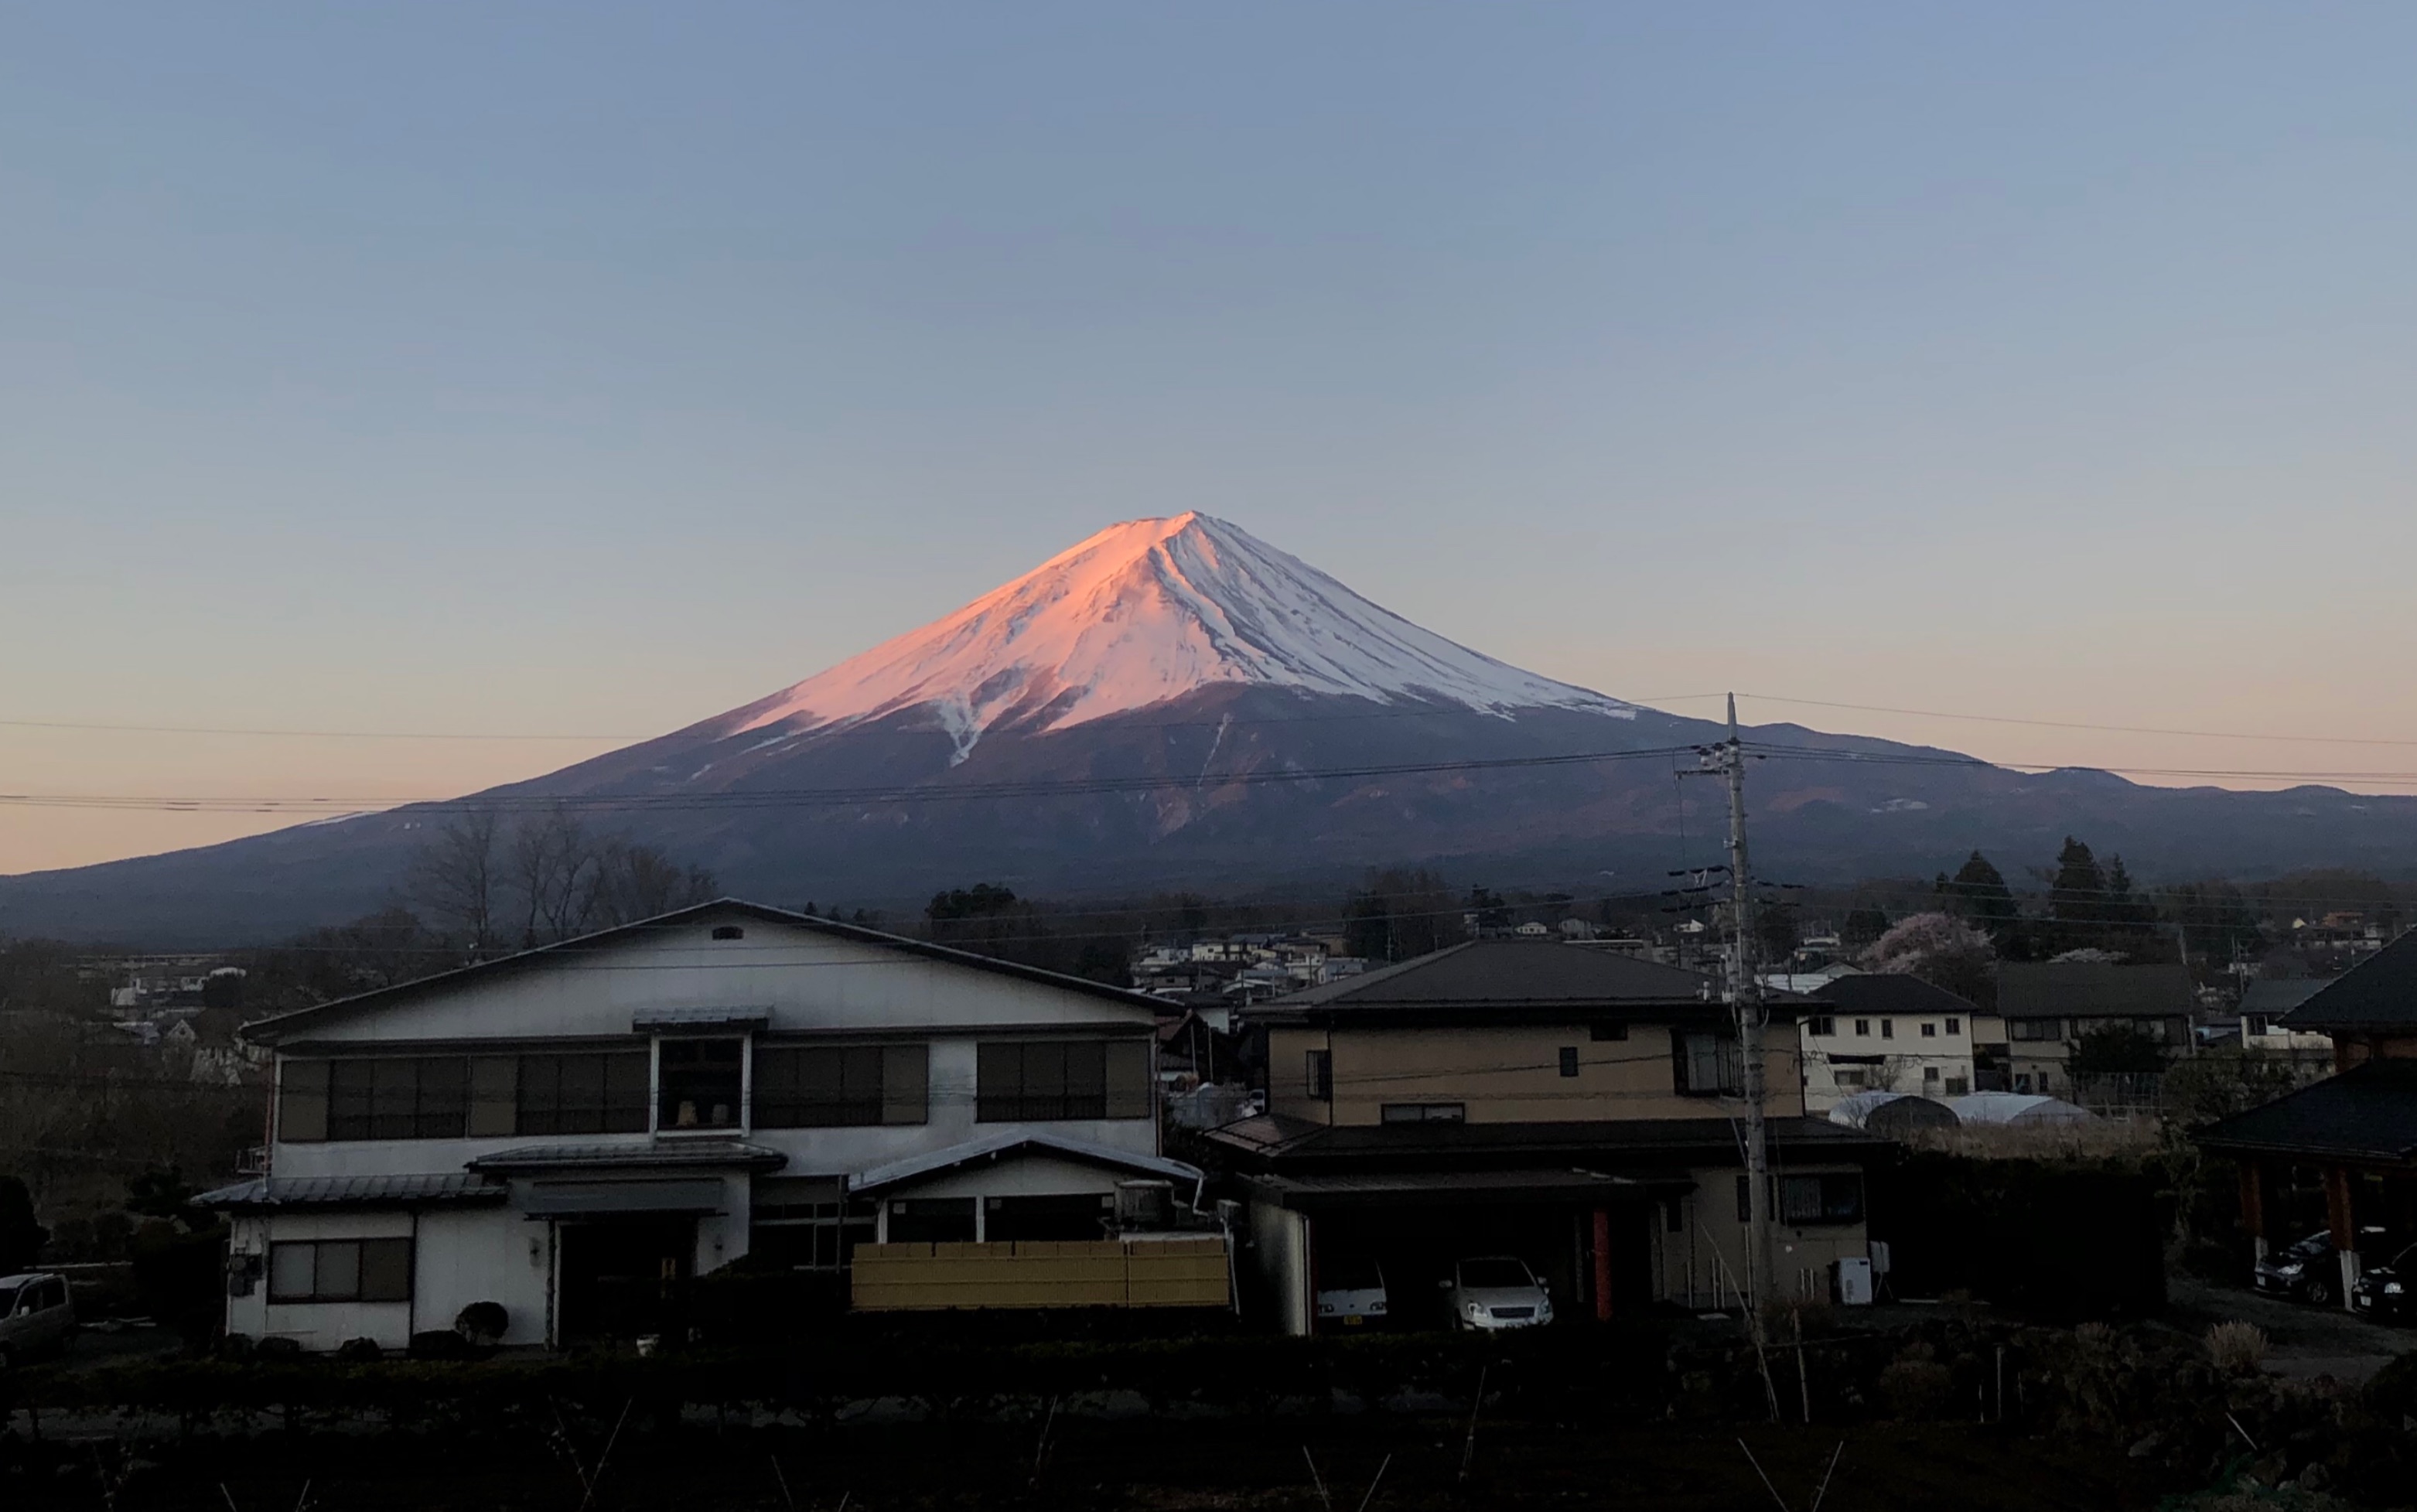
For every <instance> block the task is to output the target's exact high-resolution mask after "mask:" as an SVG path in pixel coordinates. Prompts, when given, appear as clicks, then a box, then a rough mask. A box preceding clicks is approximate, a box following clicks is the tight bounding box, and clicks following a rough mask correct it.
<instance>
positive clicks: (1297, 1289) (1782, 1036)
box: [1209, 940, 1890, 1333]
mask: <svg viewBox="0 0 2417 1512" xmlns="http://www.w3.org/2000/svg"><path fill="white" fill-rule="evenodd" d="M1806 1008H1807V1005H1806V1003H1805V1002H1804V1000H1802V999H1799V998H1792V997H1783V998H1782V999H1780V1000H1779V1001H1778V1002H1777V1003H1776V1004H1775V1005H1774V1013H1773V1024H1772V1028H1771V1032H1770V1034H1769V1035H1768V1036H1767V1038H1766V1041H1765V1045H1766V1048H1765V1071H1766V1074H1765V1085H1766V1087H1767V1088H1768V1094H1767V1101H1766V1104H1765V1111H1766V1113H1767V1115H1768V1116H1769V1119H1770V1125H1769V1126H1770V1130H1771V1147H1772V1151H1773V1165H1774V1168H1775V1175H1774V1178H1773V1182H1772V1189H1771V1191H1770V1192H1769V1193H1767V1194H1765V1195H1764V1196H1763V1198H1762V1199H1761V1200H1763V1201H1766V1202H1773V1203H1774V1204H1775V1217H1776V1218H1777V1223H1776V1225H1775V1227H1774V1232H1775V1239H1774V1247H1775V1264H1776V1270H1777V1276H1778V1281H1779V1284H1780V1286H1781V1287H1782V1288H1783V1289H1784V1291H1785V1292H1786V1293H1788V1294H1791V1295H1801V1296H1808V1297H1812V1296H1822V1297H1826V1296H1828V1295H1829V1294H1830V1292H1831V1288H1832V1275H1833V1272H1834V1270H1835V1267H1836V1263H1837V1262H1839V1261H1840V1260H1858V1261H1860V1260H1863V1259H1865V1258H1867V1245H1866V1243H1865V1232H1864V1215H1863V1182H1862V1167H1863V1164H1864V1162H1865V1161H1867V1160H1869V1159H1870V1158H1872V1157H1874V1156H1875V1155H1876V1154H1877V1153H1879V1152H1881V1151H1884V1150H1886V1149H1888V1148H1890V1146H1889V1145H1888V1144H1887V1143H1886V1142H1884V1141H1879V1140H1876V1139H1873V1138H1871V1137H1869V1136H1866V1135H1862V1134H1861V1133H1859V1132H1857V1131H1854V1130H1850V1129H1846V1128H1842V1127H1839V1126H1833V1125H1830V1124H1828V1123H1826V1122H1819V1121H1815V1120H1812V1119H1808V1118H1806V1117H1805V1116H1804V1102H1803V1093H1802V1085H1801V1076H1800V1072H1799V1066H1798V1050H1797V1038H1796V1030H1795V1022H1794V1021H1795V1019H1796V1017H1797V1016H1798V1015H1799V1014H1800V1013H1801V1012H1803V1011H1805V1010H1806ZM1252 1022H1253V1024H1254V1027H1256V1028H1259V1029H1261V1030H1262V1031H1263V1032H1264V1034H1265V1036H1266V1053H1267V1060H1266V1065H1267V1081H1268V1085H1267V1093H1268V1109H1267V1112H1266V1113H1265V1114H1264V1115H1263V1116H1260V1117H1255V1118H1251V1119H1246V1120H1244V1121H1243V1122H1241V1123H1239V1124H1235V1125H1230V1126H1226V1127H1224V1128H1222V1129H1218V1130H1215V1131H1214V1132H1212V1133H1211V1134H1210V1136H1209V1139H1210V1141H1211V1142H1212V1143H1214V1144H1215V1145H1216V1146H1218V1147H1219V1148H1220V1149H1221V1151H1222V1152H1223V1153H1224V1156H1225V1157H1226V1158H1227V1163H1228V1165H1229V1167H1230V1168H1231V1170H1232V1172H1234V1174H1235V1175H1236V1176H1237V1177H1238V1178H1239V1185H1240V1186H1241V1187H1242V1189H1243V1192H1244V1195H1245V1196H1246V1198H1247V1200H1248V1203H1249V1216H1250V1228H1251V1234H1252V1239H1253V1255H1254V1260H1255V1263H1256V1266H1257V1270H1258V1275H1259V1278H1260V1280H1261V1283H1262V1286H1263V1294H1264V1296H1265V1297H1266V1298H1267V1300H1268V1301H1269V1303H1270V1304H1271V1305H1272V1306H1273V1307H1274V1308H1276V1309H1277V1311H1278V1313H1279V1316H1280V1318H1281V1320H1282V1322H1283V1323H1284V1324H1285V1327H1286V1328H1287V1329H1288V1330H1289V1331H1291V1332H1295V1333H1303V1332H1307V1331H1309V1330H1310V1329H1311V1327H1312V1326H1313V1324H1314V1323H1315V1318H1316V1310H1315V1307H1316V1304H1315V1297H1316V1291H1317V1284H1318V1282H1317V1278H1318V1276H1319V1275H1320V1273H1321V1272H1322V1271H1324V1270H1327V1269H1329V1268H1330V1267H1332V1266H1335V1265H1344V1266H1349V1267H1352V1268H1354V1269H1362V1268H1364V1266H1365V1265H1366V1264H1367V1263H1371V1262H1373V1263H1375V1264H1376V1266H1377V1267H1379V1268H1380V1269H1381V1270H1382V1272H1383V1274H1384V1276H1385V1278H1386V1288H1387V1291H1388V1293H1389V1295H1390V1296H1391V1297H1395V1298H1398V1299H1400V1300H1399V1302H1397V1304H1396V1306H1395V1309H1394V1316H1395V1317H1396V1318H1397V1319H1402V1320H1405V1321H1412V1322H1415V1321H1417V1314H1418V1313H1419V1311H1420V1310H1421V1308H1426V1309H1432V1308H1434V1306H1435V1301H1434V1298H1435V1296H1436V1294H1437V1279H1438V1278H1440V1277H1441V1276H1442V1275H1443V1274H1444V1272H1445V1271H1446V1270H1448V1269H1449V1267H1450V1266H1451V1264H1452V1262H1453V1261H1455V1260H1457V1259H1462V1258H1467V1257H1470V1256H1475V1255H1484V1254H1502V1253H1510V1254H1515V1255H1517V1256H1518V1257H1519V1258H1521V1259H1523V1260H1525V1261H1526V1262H1527V1263H1528V1266H1529V1268H1530V1269H1532V1270H1534V1271H1535V1272H1536V1273H1537V1274H1538V1275H1540V1276H1543V1277H1544V1278H1547V1279H1548V1281H1549V1282H1550V1284H1551V1286H1552V1288H1553V1290H1554V1293H1555V1294H1556V1295H1557V1296H1558V1297H1559V1298H1560V1299H1561V1302H1562V1307H1561V1308H1560V1312H1561V1315H1562V1316H1565V1317H1567V1316H1576V1315H1591V1316H1593V1317H1596V1318H1599V1319H1607V1318H1609V1317H1611V1316H1613V1315H1614V1314H1615V1313H1616V1312H1619V1311H1620V1310H1621V1309H1623V1308H1638V1307H1643V1306H1646V1305H1649V1304H1651V1303H1656V1302H1670V1303H1679V1304H1682V1305H1684V1306H1688V1307H1693V1308H1710V1307H1719V1306H1727V1305H1734V1304H1735V1303H1736V1301H1737V1300H1738V1293H1739V1278H1741V1277H1743V1276H1744V1275H1745V1274H1746V1267H1745V1263H1744V1260H1745V1251H1744V1215H1745V1213H1746V1210H1747V1206H1748V1204H1749V1202H1751V1201H1753V1200H1754V1194H1752V1193H1751V1192H1749V1191H1748V1189H1747V1187H1746V1182H1745V1178H1744V1174H1743V1171H1742V1167H1741V1160H1740V1157H1739V1144H1738V1125H1737V1118H1736V1115H1737V1114H1739V1113H1740V1112H1741V1111H1742V1106H1741V1102H1740V1099H1739V1088H1740V1084H1741V1081H1742V1077H1741V1070H1742V1066H1741V1062H1740V1059H1739V1045H1738V1041H1737V1038H1736V1036H1735V1034H1734V1031H1733V1029H1732V1026H1731V1014H1730V1011H1729V1009H1728V1007H1727V1006H1726V1005H1725V1004H1724V1003H1722V1002H1721V1000H1720V994H1719V990H1718V987H1717V984H1716V983H1715V982H1714V981H1713V980H1712V979H1711V978H1710V977H1707V976H1703V975H1697V974H1695V973H1693V972H1687V971H1681V970H1680V969H1678V968H1676V967H1672V966H1664V965H1660V964H1657V963H1654V962H1651V961H1645V960H1634V959H1633V958H1630V957H1627V956H1624V955H1621V954H1619V953H1616V952H1610V951H1604V950H1593V949H1588V948H1586V947H1584V946H1580V945H1565V944H1560V943H1558V942H1553V941H1526V940H1485V941H1479V942H1475V943H1472V944H1468V945H1458V946H1454V947H1453V948H1452V949H1449V950H1442V951H1438V952H1437V953H1435V954H1433V955H1430V956H1424V957H1421V958H1420V959H1418V960H1410V961H1405V962H1402V963H1400V964H1398V965H1394V966H1390V967H1387V968H1385V969H1383V970H1381V971H1376V972H1370V973H1368V974H1366V975H1362V976H1359V977H1355V978H1351V979H1348V980H1345V981H1339V982H1334V983H1330V984H1328V985H1326V986H1324V987H1320V988H1315V989H1313V990H1309V991H1305V992H1300V993H1296V994H1294V995H1292V996H1291V997H1288V998H1285V999H1281V1000H1279V1001H1278V1002H1275V1003H1273V1004H1269V1005H1264V1006H1261V1007H1259V1008H1257V1009H1254V1011H1253V1013H1252ZM1573 1303H1574V1304H1576V1305H1575V1306H1572V1305H1571V1304H1573Z"/></svg>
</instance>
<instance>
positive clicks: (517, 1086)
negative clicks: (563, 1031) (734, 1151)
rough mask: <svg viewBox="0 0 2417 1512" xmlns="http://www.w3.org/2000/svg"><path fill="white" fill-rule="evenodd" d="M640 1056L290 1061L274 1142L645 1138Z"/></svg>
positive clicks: (281, 1075)
mask: <svg viewBox="0 0 2417 1512" xmlns="http://www.w3.org/2000/svg"><path fill="white" fill-rule="evenodd" d="M645 1132H646V1051H643V1050H626V1051H574V1052H570V1053H567V1054H528V1055H376V1056H370V1055H364V1056H354V1057H349V1058H344V1059H334V1060H294V1061H287V1062H285V1063H284V1064H283V1066H281V1067H280V1068H279V1072H278V1105H277V1137H278V1138H279V1139H281V1140H283V1141H287V1142H295V1143H309V1142H318V1141H322V1140H458V1139H464V1138H469V1139H494V1138H510V1137H513V1136H516V1135H524V1134H643V1133H645Z"/></svg>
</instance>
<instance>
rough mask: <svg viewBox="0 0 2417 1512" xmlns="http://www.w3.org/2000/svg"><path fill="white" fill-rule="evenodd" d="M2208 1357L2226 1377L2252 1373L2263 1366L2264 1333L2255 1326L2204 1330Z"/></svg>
mask: <svg viewBox="0 0 2417 1512" xmlns="http://www.w3.org/2000/svg"><path fill="white" fill-rule="evenodd" d="M2207 1357H2208V1358H2209V1359H2210V1360H2212V1361H2213V1362H2214V1363H2215V1368H2217V1369H2219V1370H2221V1371H2223V1372H2224V1373H2225V1374H2227V1375H2250V1374H2254V1373H2255V1372H2256V1371H2257V1368H2258V1367H2259V1366H2261V1365H2264V1364H2265V1363H2266V1331H2265V1330H2264V1329H2262V1328H2259V1327H2258V1326H2257V1324H2255V1323H2217V1324H2216V1325H2215V1326H2214V1327H2212V1328H2210V1329H2209V1330H2208V1331H2207Z"/></svg>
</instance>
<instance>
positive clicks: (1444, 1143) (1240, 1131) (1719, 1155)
mask: <svg viewBox="0 0 2417 1512" xmlns="http://www.w3.org/2000/svg"><path fill="white" fill-rule="evenodd" d="M1766 1127H1767V1128H1768V1129H1769V1131H1770V1136H1771V1147H1772V1149H1773V1151H1774V1152H1775V1153H1778V1154H1779V1155H1781V1156H1783V1157H1785V1156H1787V1155H1791V1154H1792V1155H1798V1156H1804V1157H1817V1156H1821V1155H1825V1154H1831V1153H1836V1154H1840V1155H1844V1156H1846V1157H1849V1158H1851V1157H1853V1156H1855V1155H1856V1154H1858V1153H1860V1152H1865V1151H1870V1150H1876V1149H1887V1148H1891V1146H1890V1145H1889V1142H1887V1141H1885V1140H1880V1139H1876V1138H1874V1137H1873V1136H1871V1135H1868V1134H1865V1133H1863V1132H1862V1131H1861V1130H1859V1129H1852V1128H1847V1127H1846V1126H1843V1125H1838V1124H1832V1123H1831V1122H1829V1121H1828V1120H1827V1119H1815V1118H1774V1119H1771V1121H1770V1122H1769V1123H1768V1125H1767V1126H1766ZM1208 1139H1209V1140H1210V1141H1211V1142H1214V1143H1217V1144H1220V1145H1223V1146H1224V1147H1225V1148H1226V1149H1228V1150H1231V1151H1233V1152H1235V1153H1236V1154H1238V1155H1243V1156H1246V1157H1255V1158H1256V1159H1258V1160H1262V1161H1266V1162H1269V1164H1270V1165H1271V1167H1272V1168H1273V1169H1278V1170H1285V1169H1290V1168H1292V1167H1294V1166H1297V1165H1325V1164H1328V1163H1330V1162H1332V1163H1338V1164H1342V1165H1344V1166H1346V1167H1347V1168H1349V1169H1352V1170H1359V1171H1369V1170H1376V1169H1379V1168H1380V1167H1391V1168H1399V1167H1400V1166H1401V1165H1402V1164H1403V1163H1405V1162H1413V1161H1415V1162H1428V1161H1439V1160H1458V1161H1467V1162H1472V1163H1501V1162H1503V1161H1505V1160H1509V1159H1514V1158H1515V1159H1517V1160H1518V1161H1519V1163H1521V1164H1525V1165H1533V1164H1535V1163H1536V1162H1537V1160H1538V1159H1539V1158H1545V1159H1556V1158H1558V1159H1567V1160H1570V1161H1573V1162H1578V1163H1589V1162H1594V1163H1598V1164H1599V1163H1600V1162H1603V1161H1605V1160H1609V1161H1613V1162H1615V1163H1617V1162H1618V1161H1619V1159H1621V1158H1622V1157H1634V1158H1651V1157H1680V1156H1694V1155H1709V1156H1710V1157H1712V1158H1713V1159H1714V1160H1715V1161H1716V1162H1725V1161H1727V1160H1730V1159H1734V1158H1735V1157H1736V1155H1737V1150H1738V1142H1737V1141H1738V1136H1737V1129H1736V1127H1735V1126H1732V1125H1731V1124H1730V1122H1729V1121H1728V1120H1727V1119H1726V1118H1632V1119H1611V1120H1604V1121H1602V1122H1599V1123H1553V1124H1445V1123H1434V1124H1345V1125H1336V1126H1330V1125H1323V1124H1311V1123H1307V1122H1305V1121H1303V1120H1300V1119H1296V1118H1283V1117H1274V1116H1262V1117H1259V1118H1250V1119H1244V1120H1243V1121H1242V1122H1241V1123H1239V1124H1228V1125H1226V1126H1224V1127H1223V1128H1219V1129H1212V1130H1210V1131H1209V1133H1208Z"/></svg>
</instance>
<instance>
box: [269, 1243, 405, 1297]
mask: <svg viewBox="0 0 2417 1512" xmlns="http://www.w3.org/2000/svg"><path fill="white" fill-rule="evenodd" d="M372 1246H374V1247H376V1251H375V1253H376V1256H377V1258H379V1259H382V1260H384V1261H386V1262H387V1265H386V1266H381V1267H380V1270H381V1271H383V1272H385V1274H386V1275H388V1276H389V1277H390V1276H391V1274H392V1271H391V1269H390V1266H391V1264H392V1262H393V1260H394V1259H395V1258H396V1257H397V1256H399V1257H400V1258H401V1261H402V1267H401V1274H402V1286H401V1289H400V1291H396V1290H394V1289H392V1288H389V1287H380V1288H379V1289H378V1290H377V1292H376V1293H375V1294H372V1289H371V1282H370V1278H371V1276H372ZM347 1249H349V1250H351V1251H352V1252H353V1253H352V1257H351V1268H352V1281H351V1284H350V1288H349V1290H345V1289H341V1288H338V1289H327V1288H326V1287H324V1286H323V1281H324V1279H325V1278H327V1275H328V1271H327V1262H328V1259H329V1256H330V1255H331V1254H335V1253H341V1252H342V1251H344V1250H347ZM300 1250H309V1251H310V1255H311V1258H310V1266H311V1290H310V1291H308V1292H303V1293H296V1292H288V1291H281V1290H279V1288H280V1286H281V1284H282V1282H281V1278H280V1276H279V1264H278V1260H279V1253H280V1251H282V1252H284V1253H285V1254H288V1255H292V1254H295V1253H296V1252H297V1251H300ZM417 1251H418V1246H416V1245H415V1244H413V1243H412V1241H411V1239H410V1238H409V1237H408V1236H403V1235H394V1234H377V1235H372V1236H370V1237H366V1238H358V1239H273V1240H271V1241H269V1245H268V1254H267V1257H266V1261H267V1263H266V1266H265V1267H264V1269H265V1272H266V1284H267V1288H268V1301H269V1303H270V1304H271V1305H272V1306H276V1307H281V1308H283V1307H317V1306H326V1305H330V1304H335V1303H354V1304H358V1305H360V1306H364V1307H370V1306H391V1305H396V1304H402V1305H405V1306H408V1305H409V1304H410V1303H411V1302H412V1301H413V1299H414V1297H415V1296H416V1295H417V1293H418V1284H419V1265H418V1260H419V1257H418V1252H417Z"/></svg>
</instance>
